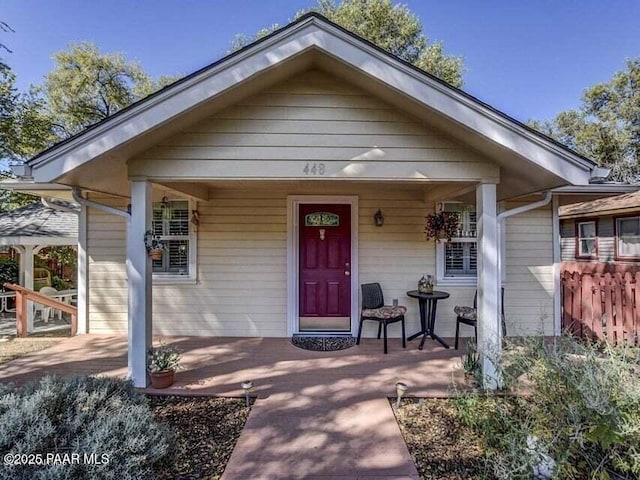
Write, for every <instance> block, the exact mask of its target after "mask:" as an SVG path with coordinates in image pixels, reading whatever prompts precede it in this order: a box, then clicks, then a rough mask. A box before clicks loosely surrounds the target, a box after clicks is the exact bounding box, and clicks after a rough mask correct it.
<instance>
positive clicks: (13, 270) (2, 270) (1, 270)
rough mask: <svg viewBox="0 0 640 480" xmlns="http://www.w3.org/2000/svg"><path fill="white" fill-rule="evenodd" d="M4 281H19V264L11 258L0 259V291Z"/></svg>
mask: <svg viewBox="0 0 640 480" xmlns="http://www.w3.org/2000/svg"><path fill="white" fill-rule="evenodd" d="M5 283H16V284H17V283H20V266H19V265H18V262H16V261H15V260H11V259H0V292H1V291H4V287H3V285H4V284H5Z"/></svg>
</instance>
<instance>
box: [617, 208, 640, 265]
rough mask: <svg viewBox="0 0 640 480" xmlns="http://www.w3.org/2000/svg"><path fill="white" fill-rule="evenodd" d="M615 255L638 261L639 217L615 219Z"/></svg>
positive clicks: (639, 250) (639, 240) (639, 257)
mask: <svg viewBox="0 0 640 480" xmlns="http://www.w3.org/2000/svg"><path fill="white" fill-rule="evenodd" d="M616 242H617V244H616V255H617V256H618V257H621V258H631V259H640V217H626V218H617V219H616Z"/></svg>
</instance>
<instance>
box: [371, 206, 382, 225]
mask: <svg viewBox="0 0 640 480" xmlns="http://www.w3.org/2000/svg"><path fill="white" fill-rule="evenodd" d="M373 221H374V222H375V224H376V227H381V226H383V225H384V215H382V211H381V210H380V209H378V211H377V212H376V214H375V215H374V216H373Z"/></svg>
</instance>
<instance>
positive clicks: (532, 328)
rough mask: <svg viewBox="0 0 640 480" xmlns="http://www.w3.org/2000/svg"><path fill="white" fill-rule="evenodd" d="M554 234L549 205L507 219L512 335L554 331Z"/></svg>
mask: <svg viewBox="0 0 640 480" xmlns="http://www.w3.org/2000/svg"><path fill="white" fill-rule="evenodd" d="M516 206H518V205H516V204H513V205H508V208H514V207H516ZM552 235H553V234H552V214H551V208H550V207H545V208H540V209H537V210H532V211H530V212H525V213H522V214H520V215H515V216H513V217H509V218H508V219H507V221H506V264H507V265H506V285H505V302H504V303H505V306H504V309H505V317H506V319H507V331H508V334H509V335H533V334H539V333H543V334H545V335H553V332H554V319H553V315H554V311H553V292H554V281H553V280H554V279H553V246H552V239H553V236H552Z"/></svg>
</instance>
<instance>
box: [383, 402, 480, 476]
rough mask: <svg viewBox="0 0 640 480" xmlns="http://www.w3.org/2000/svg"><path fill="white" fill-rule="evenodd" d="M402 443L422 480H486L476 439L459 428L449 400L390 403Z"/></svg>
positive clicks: (463, 427) (460, 423)
mask: <svg viewBox="0 0 640 480" xmlns="http://www.w3.org/2000/svg"><path fill="white" fill-rule="evenodd" d="M390 401H391V405H392V408H393V411H394V413H395V415H396V419H397V420H398V425H399V426H400V430H401V431H402V436H403V437H404V441H405V442H406V444H407V447H408V448H409V452H410V453H411V456H412V457H413V460H414V462H415V464H416V468H417V469H418V473H419V474H420V478H422V479H423V480H436V479H438V480H439V479H447V480H462V479H488V478H491V476H490V475H487V474H486V469H485V452H484V451H483V449H482V444H481V441H480V438H479V436H478V435H477V434H476V433H475V432H474V431H473V430H472V429H471V428H469V427H466V426H464V425H463V424H462V422H461V421H460V419H459V414H458V411H457V409H456V407H455V405H454V401H453V400H452V399H442V398H427V399H420V400H418V399H415V398H405V399H403V400H402V403H401V405H400V408H399V409H397V408H396V404H395V399H391V400H390Z"/></svg>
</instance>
